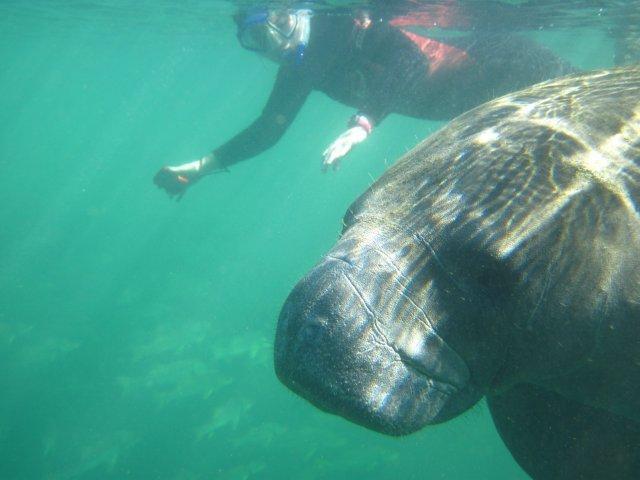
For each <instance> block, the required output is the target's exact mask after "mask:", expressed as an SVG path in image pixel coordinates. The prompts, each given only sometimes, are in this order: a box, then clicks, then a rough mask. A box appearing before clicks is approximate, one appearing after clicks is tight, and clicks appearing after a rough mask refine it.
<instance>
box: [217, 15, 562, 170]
mask: <svg viewBox="0 0 640 480" xmlns="http://www.w3.org/2000/svg"><path fill="white" fill-rule="evenodd" d="M403 28H404V31H403V30H402V29H401V28H399V27H396V26H392V25H391V24H390V23H388V22H383V21H375V20H374V21H373V22H372V23H371V25H370V26H368V28H364V27H362V26H358V24H356V22H355V21H354V18H353V17H350V16H346V15H345V16H336V15H322V14H318V15H314V16H313V17H312V19H311V34H310V39H309V43H308V47H307V48H306V50H305V52H304V57H303V59H302V60H301V61H299V62H290V63H286V64H284V65H282V66H281V67H280V70H279V72H278V76H277V80H276V83H275V85H274V87H273V90H272V92H271V96H270V98H269V100H268V102H267V104H266V106H265V107H264V109H263V111H262V114H261V115H260V116H259V117H258V118H257V119H256V120H255V121H254V122H253V123H252V124H251V125H250V126H249V127H248V128H246V129H245V130H243V131H242V132H240V133H239V134H238V135H236V136H235V137H234V138H232V139H231V140H230V141H229V142H227V143H225V144H224V145H222V146H221V147H219V148H218V149H216V150H215V151H214V153H215V155H216V158H217V159H218V161H219V162H220V163H221V164H222V165H224V166H229V165H232V164H234V163H236V162H239V161H241V160H245V159H247V158H250V157H253V156H255V155H257V154H259V153H261V152H263V151H264V150H266V149H267V148H269V147H271V146H272V145H274V144H275V143H276V142H277V141H278V139H279V138H280V137H281V136H282V135H283V134H284V132H285V131H286V129H287V127H288V126H289V125H290V124H291V122H292V121H293V120H294V118H295V116H296V114H297V113H298V111H299V110H300V108H301V107H302V105H303V104H304V102H305V100H306V98H307V96H308V95H309V93H310V92H311V91H313V90H319V91H322V92H324V93H326V94H327V95H328V96H329V97H331V98H333V99H335V100H337V101H339V102H341V103H343V104H345V105H349V106H352V107H354V108H355V109H357V110H358V112H359V113H361V114H363V115H365V116H366V117H367V118H368V119H369V120H370V121H371V122H372V123H373V124H374V125H378V124H380V122H381V121H382V120H383V119H384V118H385V116H387V115H388V114H390V113H399V114H402V115H408V116H412V117H418V118H426V119H433V120H447V119H450V118H452V117H454V116H456V115H458V114H460V113H462V112H464V111H466V110H468V109H470V108H471V107H474V106H476V105H479V104H480V103H482V102H484V101H487V100H489V99H491V98H494V97H496V96H498V95H501V94H504V93H507V92H509V91H513V90H516V89H518V88H521V87H524V86H527V85H530V84H533V83H536V82H539V81H542V80H545V79H548V78H552V77H555V76H558V75H562V74H564V73H568V72H570V71H571V70H572V69H571V67H570V65H569V64H568V63H566V62H564V61H562V60H561V59H559V58H558V57H557V56H555V55H554V54H553V53H552V52H551V51H549V50H548V49H546V48H544V47H542V46H540V45H538V44H536V43H534V42H532V41H529V40H527V39H525V38H522V37H519V36H515V35H509V34H495V35H494V34H470V35H466V36H458V37H452V38H449V39H447V41H446V45H445V44H444V43H441V42H435V41H433V40H429V39H427V40H426V41H425V42H426V43H428V44H429V45H428V48H426V49H423V50H421V46H420V43H419V41H418V42H416V38H410V36H411V33H410V32H409V30H408V29H407V28H406V27H403ZM408 32H409V33H408ZM421 38H423V39H424V38H425V37H424V36H422V37H421ZM418 40H420V38H418ZM443 45H444V46H443ZM447 48H449V50H447ZM425 50H427V51H426V53H425ZM452 55H453V56H457V57H458V58H457V59H454V60H455V61H451V59H450V58H447V57H448V56H449V57H450V56H452ZM436 63H437V65H436ZM354 113H355V112H354Z"/></svg>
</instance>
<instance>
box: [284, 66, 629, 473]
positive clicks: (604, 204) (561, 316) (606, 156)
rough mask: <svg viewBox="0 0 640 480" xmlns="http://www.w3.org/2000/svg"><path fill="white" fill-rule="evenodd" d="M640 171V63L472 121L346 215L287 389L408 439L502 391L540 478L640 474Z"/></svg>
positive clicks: (297, 320) (446, 133)
mask: <svg viewBox="0 0 640 480" xmlns="http://www.w3.org/2000/svg"><path fill="white" fill-rule="evenodd" d="M639 163H640V68H638V67H635V68H626V69H619V70H611V71H601V72H596V73H591V74H583V75H576V76H572V77H566V78H563V79H559V80H555V81H551V82H547V83H544V84H540V85H537V86H534V87H532V88H529V89H527V90H523V91H520V92H517V93H515V94H512V95H509V96H506V97H502V98H500V99H497V100H495V101H492V102H490V103H487V104H485V105H483V106H480V107H478V108H477V109H474V110H472V111H470V112H468V113H466V114H464V115H462V116H460V117H458V118H457V119H455V120H453V121H452V122H451V123H450V124H449V125H448V126H446V127H445V128H444V129H442V130H441V131H440V132H438V133H437V134H435V135H433V136H431V137H429V138H428V139H427V140H426V141H424V142H423V143H422V144H420V145H419V146H418V147H416V148H415V149H414V150H413V151H412V152H410V153H409V154H407V155H406V156H405V157H404V158H403V159H401V160H400V161H398V162H397V164H396V165H394V166H393V167H392V168H391V169H390V170H389V171H388V172H387V173H386V174H385V175H384V176H383V177H382V178H381V179H380V180H379V181H378V182H376V183H375V184H374V185H373V186H372V187H371V188H370V189H369V190H368V191H367V192H365V193H364V195H362V196H361V197H360V198H359V199H358V200H357V201H356V202H355V203H354V204H353V205H352V206H351V207H350V208H349V211H348V212H347V215H346V217H345V227H344V231H343V234H342V237H341V238H340V240H339V241H338V243H337V244H336V245H335V246H334V248H333V249H331V250H330V251H329V253H327V254H326V255H325V256H324V258H323V259H322V260H321V261H320V262H319V263H318V264H317V265H316V266H315V267H314V268H313V269H312V270H311V271H310V272H309V273H308V274H307V275H306V276H305V277H304V278H303V279H302V280H301V281H300V282H299V283H298V285H297V286H296V287H295V288H294V290H293V291H292V292H291V294H290V296H289V298H288V299H287V301H286V303H285V305H284V307H283V309H282V313H281V315H280V319H279V323H278V329H277V335H276V342H275V368H276V372H277V375H278V377H279V378H280V380H281V381H282V382H284V383H285V384H286V385H287V386H288V387H289V388H291V389H292V390H294V391H295V392H297V393H298V394H300V395H302V396H303V397H305V398H306V399H307V400H309V401H310V402H312V403H313V404H314V405H316V406H318V407H319V408H321V409H323V410H325V411H327V412H331V413H335V414H338V415H342V416H344V417H346V418H348V419H349V420H351V421H353V422H356V423H358V424H360V425H364V426H365V427H367V428H370V429H373V430H376V431H379V432H383V433H386V434H391V435H404V434H408V433H411V432H415V431H416V430H419V429H421V428H423V427H424V426H426V425H430V424H434V423H438V422H443V421H446V420H448V419H450V418H452V417H454V416H456V415H459V414H460V413H462V412H464V411H465V410H467V409H468V408H470V407H472V406H473V405H474V404H475V403H476V402H478V400H480V399H481V398H482V397H483V396H486V397H487V399H488V402H489V406H490V409H491V412H492V415H493V418H494V421H495V423H496V426H497V428H498V431H499V432H500V434H501V436H502V438H503V439H504V441H505V443H506V444H507V446H508V448H509V449H510V451H511V453H512V454H513V456H514V457H515V458H516V460H517V461H518V462H519V463H520V465H521V466H522V467H523V468H524V469H525V470H526V471H527V472H528V473H529V474H530V475H531V476H533V477H534V478H541V479H551V478H574V479H575V478H618V479H619V478H640V468H639V466H640V426H639V425H640V423H639V422H640V213H639V211H638V200H639V199H640V190H639V188H640V166H639Z"/></svg>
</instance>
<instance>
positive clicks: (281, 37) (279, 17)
mask: <svg viewBox="0 0 640 480" xmlns="http://www.w3.org/2000/svg"><path fill="white" fill-rule="evenodd" d="M310 20H311V11H310V10H266V9H262V10H258V11H253V12H250V13H248V14H245V15H242V16H239V17H236V22H237V23H238V40H239V41H240V45H242V46H243V47H244V48H246V49H247V50H251V51H254V52H258V53H260V54H263V55H265V56H267V57H269V58H271V59H272V60H275V61H276V62H282V61H290V60H291V59H293V61H294V62H295V63H300V62H301V61H302V58H303V56H304V51H305V49H306V47H307V44H308V43H309V33H310Z"/></svg>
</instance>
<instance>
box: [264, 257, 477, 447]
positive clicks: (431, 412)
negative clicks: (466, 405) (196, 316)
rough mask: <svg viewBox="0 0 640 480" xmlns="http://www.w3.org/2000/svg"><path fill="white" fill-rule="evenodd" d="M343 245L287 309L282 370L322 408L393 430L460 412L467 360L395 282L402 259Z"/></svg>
mask: <svg viewBox="0 0 640 480" xmlns="http://www.w3.org/2000/svg"><path fill="white" fill-rule="evenodd" d="M338 252H339V251H336V250H335V249H334V251H332V252H330V253H329V254H328V255H327V256H325V258H324V259H323V261H321V262H320V263H319V264H318V265H317V266H316V267H314V268H313V269H312V270H311V271H310V272H309V273H308V274H307V275H306V276H305V277H304V278H303V279H302V280H300V282H299V283H298V284H297V285H296V286H295V288H294V289H293V291H292V292H291V294H290V295H289V297H288V299H287V300H286V302H285V304H284V306H283V308H282V311H281V314H280V318H279V321H278V328H277V332H276V341H275V356H274V362H275V370H276V374H277V375H278V378H279V379H280V380H281V381H282V382H283V383H284V384H285V385H286V386H287V387H289V388H290V389H291V390H293V391H294V392H296V393H297V394H299V395H301V396H302V397H304V398H306V399H307V400H309V401H310V402H311V403H313V404H314V405H316V406H317V407H318V408H321V409H322V410H325V411H327V412H330V413H333V414H337V415H341V416H343V417H345V418H347V419H349V420H351V421H353V422H355V423H358V424H360V425H363V426H365V427H367V428H370V429H373V430H376V431H379V432H382V433H386V434H390V435H404V434H408V433H412V432H414V431H416V430H419V429H420V428H422V427H423V426H425V425H426V424H429V423H437V422H440V421H443V420H446V419H447V418H449V417H450V416H451V415H452V414H453V413H454V411H455V412H456V413H457V412H458V411H459V409H460V408H459V406H458V405H456V404H457V401H456V399H457V398H459V396H460V395H459V393H460V391H461V390H463V389H465V387H466V382H467V380H468V376H469V372H468V370H467V367H466V365H465V364H464V362H463V361H462V360H461V359H460V358H459V357H458V356H457V354H455V352H453V351H451V350H450V349H449V348H448V346H447V345H446V344H444V342H442V340H441V339H440V338H439V337H438V336H437V335H436V334H435V332H433V331H430V330H429V329H427V328H426V327H425V322H424V320H423V319H422V318H420V317H421V316H423V315H424V313H423V312H422V311H421V309H419V308H417V307H416V306H415V304H414V303H413V301H408V300H407V295H406V293H403V292H401V290H400V287H399V286H398V284H397V282H396V281H395V280H394V277H393V275H395V274H396V273H397V267H396V266H393V267H391V266H387V267H388V268H387V267H384V262H383V261H382V259H376V258H373V257H375V255H377V254H376V253H375V252H373V253H372V252H366V255H358V256H350V255H344V254H342V253H338ZM374 265H376V266H377V267H375V268H374V267H373V266H374ZM392 272H393V274H392ZM382 292H386V293H384V294H383V293H382ZM465 397H466V395H465ZM467 400H468V399H466V400H465V402H466V401H467Z"/></svg>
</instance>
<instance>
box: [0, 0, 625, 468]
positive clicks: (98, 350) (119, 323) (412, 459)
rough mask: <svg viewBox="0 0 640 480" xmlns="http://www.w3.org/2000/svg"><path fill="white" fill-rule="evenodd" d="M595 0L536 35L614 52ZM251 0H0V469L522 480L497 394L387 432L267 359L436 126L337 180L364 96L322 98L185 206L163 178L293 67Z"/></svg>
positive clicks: (585, 62)
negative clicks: (408, 156)
mask: <svg viewBox="0 0 640 480" xmlns="http://www.w3.org/2000/svg"><path fill="white" fill-rule="evenodd" d="M511 3H515V2H511ZM534 3H535V2H534ZM586 3H588V2H581V4H580V5H578V6H576V5H574V4H572V3H569V2H548V3H545V2H540V6H538V7H536V8H533V7H532V10H529V12H530V13H528V14H527V15H529V16H528V17H527V18H530V19H533V20H532V21H531V22H530V23H532V25H529V26H528V27H527V29H526V31H525V32H524V33H523V34H525V35H529V36H532V37H534V38H536V39H537V40H539V41H541V42H543V43H545V44H546V45H548V46H549V47H551V48H552V49H553V50H554V51H556V52H557V53H558V54H560V55H562V56H564V57H565V58H567V59H569V60H570V61H571V62H573V64H574V65H576V66H577V67H579V68H585V69H586V68H596V67H599V66H610V65H612V63H613V40H612V38H611V36H610V35H609V33H610V29H611V28H612V27H613V26H615V21H614V20H616V18H618V19H619V18H620V17H619V16H616V15H617V13H616V12H618V10H617V9H618V8H619V6H620V2H608V3H607V2H592V5H587V6H586V7H585V5H586ZM245 4H246V2H245ZM559 4H560V5H561V6H563V8H564V9H563V10H562V11H559V10H558V8H557V7H558V5H559ZM332 5H333V6H335V5H336V2H333V4H332ZM339 6H345V5H344V4H342V5H339ZM578 7H580V8H578ZM587 7H588V8H587ZM236 8H237V4H233V3H230V2H223V1H216V2H210V1H204V0H191V1H187V2H179V3H174V2H169V1H162V2H156V1H153V2H152V1H144V2H133V1H115V0H114V1H107V0H104V1H100V2H89V1H74V2H56V1H43V0H40V1H31V2H22V1H12V0H5V1H3V2H2V3H0V56H1V58H2V67H0V125H1V127H0V176H1V178H2V183H3V185H2V188H1V189H0V219H1V220H2V227H1V228H0V392H1V395H0V478H3V479H43V478H47V479H56V480H58V479H122V478H135V479H211V478H216V479H217V478H220V479H234V480H237V479H254V478H256V479H257V478H274V479H275V478H300V479H323V478H333V479H339V478H368V479H390V478H406V479H412V478H416V479H418V478H443V479H465V478H492V479H517V478H526V476H525V475H524V473H522V471H521V470H520V469H519V467H518V466H517V465H516V464H515V462H514V461H513V460H512V459H511V456H510V455H509V453H508V452H507V450H506V449H505V447H504V446H503V445H502V443H501V441H500V439H499V437H498V435H497V433H496V432H495V429H494V427H493V424H492V422H491V419H490V416H489V414H488V412H487V410H486V407H485V405H484V404H480V405H479V406H477V407H476V408H474V409H473V410H472V411H470V412H468V413H466V414H464V415H463V416H461V417H460V418H458V419H456V420H454V421H451V422H448V423H447V424H445V425H440V426H436V427H430V428H427V429H425V430H423V431H421V432H419V433H417V434H414V435H412V436H409V437H407V438H389V437H385V436H382V435H379V434H376V433H373V432H370V431H367V430H365V429H363V428H360V427H358V426H355V425H353V424H350V423H348V422H346V421H345V420H342V419H340V418H337V417H333V416H329V415H327V414H324V413H322V412H320V411H318V410H316V409H315V408H313V407H312V406H311V405H309V404H307V403H306V402H304V401H303V400H302V399H300V398H298V397H296V396H294V394H292V393H290V392H289V391H288V390H286V389H285V388H284V387H283V386H282V385H281V384H280V383H279V382H278V381H277V379H276V377H275V375H274V372H273V368H272V341H273V336H274V331H275V325H276V320H277V316H278V313H279V309H280V307H281V305H282V303H283V301H284V299H285V298H286V296H287V294H288V292H289V290H290V289H291V287H292V286H293V285H294V283H295V282H296V280H297V279H298V278H299V277H300V276H301V275H302V274H304V272H306V271H307V270H308V269H309V268H310V267H311V266H312V265H313V264H314V263H315V261H316V260H317V259H318V258H319V257H320V256H321V254H322V253H323V252H324V251H325V250H326V249H328V248H329V247H330V246H331V245H332V244H333V242H334V241H335V239H336V236H337V235H338V233H339V231H340V227H341V223H340V220H341V217H342V214H343V212H344V211H345V209H346V207H347V206H348V205H349V204H350V203H351V202H352V201H353V200H354V199H355V198H356V196H357V195H358V194H360V193H361V192H362V191H363V190H364V189H365V188H366V187H367V186H368V185H369V184H370V183H371V182H372V181H373V179H375V178H377V177H378V176H379V175H380V174H381V173H382V172H383V171H384V170H385V168H386V166H387V165H388V164H390V163H392V162H394V161H395V159H397V158H398V157H399V156H400V155H402V154H403V153H404V152H406V151H407V150H408V149H410V148H411V147H412V146H413V145H415V144H416V143H417V142H418V141H419V140H421V139H422V138H424V137H425V136H426V135H428V134H430V133H432V132H434V131H436V130H437V129H438V128H439V127H440V126H441V125H442V124H441V123H436V122H429V121H424V120H416V119H409V118H404V117H400V116H397V115H392V116H391V117H389V118H388V119H387V120H386V121H385V123H384V124H383V125H382V126H381V127H380V128H379V129H377V130H376V132H375V135H373V136H372V137H371V138H370V139H369V140H368V141H367V142H366V143H365V144H363V145H361V146H359V147H358V148H357V149H356V150H355V151H354V152H352V154H351V155H350V156H349V158H348V159H346V160H345V162H344V163H343V167H342V168H341V170H340V171H338V172H330V173H327V174H322V173H321V171H320V165H321V152H322V151H323V150H324V148H326V146H327V145H328V144H329V143H330V142H331V141H332V140H333V139H334V138H335V137H336V136H337V135H338V134H340V133H341V132H342V131H343V130H344V126H345V123H346V121H347V119H348V118H349V116H350V115H351V114H352V113H353V111H352V110H351V109H349V108H348V107H345V106H343V105H340V104H337V103H335V102H334V101H332V100H330V99H328V98H327V97H325V96H323V95H322V94H320V93H314V94H312V96H311V97H310V98H309V100H308V101H307V103H306V104H305V106H304V108H303V110H302V112H301V113H300V115H299V117H298V118H297V119H296V121H295V122H294V124H293V126H292V127H291V128H290V130H289V131H288V132H287V133H286V135H285V137H284V138H283V139H282V141H280V142H279V143H278V144H277V145H276V146H275V147H274V148H272V149H270V150H269V151H267V152H266V153H264V154H262V155H260V156H259V157H258V158H255V159H253V160H251V161H248V162H244V163H241V164H239V165H237V166H235V167H233V168H232V171H231V172H230V173H222V174H219V175H214V176H212V177H209V178H206V179H204V180H203V181H202V182H201V184H199V185H198V186H197V188H193V189H192V191H189V192H188V193H187V195H186V196H185V197H184V199H183V200H182V201H181V202H180V203H176V202H172V201H170V200H168V199H167V197H166V196H165V195H164V194H163V193H162V192H160V191H159V190H158V189H157V188H156V187H155V186H154V185H153V184H152V182H151V177H152V176H153V174H154V173H155V171H156V170H157V168H159V167H160V166H161V165H163V164H172V163H173V164H175V163H181V162H184V161H187V160H190V159H194V158H198V157H200V156H201V155H203V154H204V153H206V152H208V151H209V150H211V149H212V148H213V147H215V146H217V145H219V144H221V143H222V142H223V141H226V140H227V139H228V138H230V137H231V136H232V135H234V134H235V133H237V132H238V131H239V130H240V129H241V128H243V127H245V126H246V125H247V124H248V123H249V122H250V121H252V120H253V118H254V117H255V116H256V115H257V114H258V113H259V112H260V111H261V109H262V106H263V104H264V102H265V100H266V98H267V96H268V94H269V91H270V88H271V85H272V82H273V79H274V76H275V73H276V69H277V66H276V65H275V64H272V63H270V62H268V61H267V60H265V59H262V58H260V57H258V56H256V55H255V54H252V53H250V52H247V51H244V50H242V49H241V47H240V46H239V45H238V44H237V41H236V37H235V26H234V24H233V21H232V19H231V15H232V14H233V13H234V12H235V10H236ZM554 8H555V10H554ZM572 8H573V10H572ZM531 12H533V13H531ZM535 15H539V18H538V17H536V16H535ZM523 18H524V17H523Z"/></svg>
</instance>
